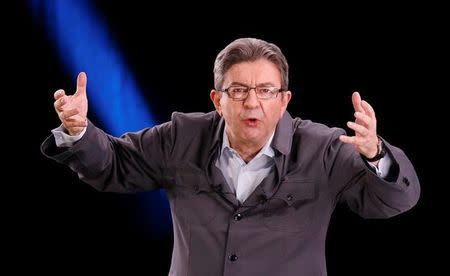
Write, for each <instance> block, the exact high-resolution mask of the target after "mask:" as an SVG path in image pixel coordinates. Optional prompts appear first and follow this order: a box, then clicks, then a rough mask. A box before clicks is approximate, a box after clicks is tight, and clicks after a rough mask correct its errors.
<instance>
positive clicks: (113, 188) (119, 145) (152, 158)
mask: <svg viewBox="0 0 450 276" xmlns="http://www.w3.org/2000/svg"><path fill="white" fill-rule="evenodd" d="M171 132H172V128H171V122H168V123H165V124H162V125H158V126H155V127H152V128H146V129H144V130H142V131H139V132H134V133H126V134H124V135H123V136H122V137H120V138H116V137H113V136H110V135H108V134H106V133H104V132H103V131H102V130H101V129H99V128H97V127H95V126H94V125H93V124H92V123H91V122H89V123H88V127H87V130H86V133H85V134H84V136H83V137H82V138H81V140H79V141H77V142H76V143H75V144H74V145H73V146H72V147H63V148H58V147H57V146H56V144H55V138H54V136H53V135H51V136H49V137H48V138H47V139H46V140H45V141H44V142H43V143H42V145H41V151H42V153H43V154H44V155H45V156H47V157H48V158H51V159H53V160H55V161H57V162H59V163H62V164H64V165H67V166H69V167H70V168H71V169H72V170H73V171H74V172H76V173H77V174H78V176H79V178H80V179H81V180H83V181H84V182H86V183H88V184H90V185H92V186H93V187H94V188H96V189H97V190H100V191H108V192H121V193H131V192H137V191H142V190H153V189H157V188H160V187H162V186H164V185H166V183H165V180H164V169H165V167H166V163H167V158H168V155H169V154H170V151H171V148H172V133H171Z"/></svg>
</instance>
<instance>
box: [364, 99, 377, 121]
mask: <svg viewBox="0 0 450 276" xmlns="http://www.w3.org/2000/svg"><path fill="white" fill-rule="evenodd" d="M361 106H362V107H363V108H364V111H365V112H366V114H367V115H369V117H372V118H375V111H374V110H373V108H372V106H371V105H370V104H369V103H368V102H366V101H364V100H363V101H361Z"/></svg>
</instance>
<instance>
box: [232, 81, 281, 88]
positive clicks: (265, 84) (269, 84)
mask: <svg viewBox="0 0 450 276" xmlns="http://www.w3.org/2000/svg"><path fill="white" fill-rule="evenodd" d="M232 85H241V86H247V87H248V86H249V85H248V84H246V83H243V82H238V81H233V82H232V83H231V84H230V86H232ZM261 86H276V85H275V84H274V83H272V82H263V83H258V84H257V85H256V87H261Z"/></svg>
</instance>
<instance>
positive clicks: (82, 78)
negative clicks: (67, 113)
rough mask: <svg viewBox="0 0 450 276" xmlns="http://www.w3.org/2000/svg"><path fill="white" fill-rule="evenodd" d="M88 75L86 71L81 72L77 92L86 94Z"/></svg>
mask: <svg viewBox="0 0 450 276" xmlns="http://www.w3.org/2000/svg"><path fill="white" fill-rule="evenodd" d="M86 86H87V76H86V73H85V72H80V73H79V74H78V78H77V91H76V92H75V94H86Z"/></svg>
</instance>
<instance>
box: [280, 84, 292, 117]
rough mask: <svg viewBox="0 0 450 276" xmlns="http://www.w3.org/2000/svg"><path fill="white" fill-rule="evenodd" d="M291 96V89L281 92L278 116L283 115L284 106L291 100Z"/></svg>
mask: <svg viewBox="0 0 450 276" xmlns="http://www.w3.org/2000/svg"><path fill="white" fill-rule="evenodd" d="M291 98H292V93H291V91H286V92H283V93H281V110H280V111H281V113H280V118H281V117H283V114H284V112H285V111H286V108H287V106H288V104H289V102H290V101H291Z"/></svg>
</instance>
